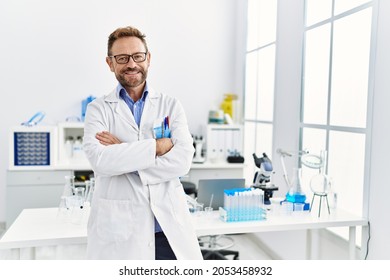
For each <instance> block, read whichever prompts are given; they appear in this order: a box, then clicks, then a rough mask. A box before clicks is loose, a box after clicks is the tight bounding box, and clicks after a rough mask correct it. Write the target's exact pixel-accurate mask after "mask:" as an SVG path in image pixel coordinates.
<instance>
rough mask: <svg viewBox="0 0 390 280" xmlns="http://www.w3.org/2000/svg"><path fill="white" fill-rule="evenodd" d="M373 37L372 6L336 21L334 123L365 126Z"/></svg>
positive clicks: (334, 41) (333, 79)
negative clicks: (371, 40)
mask: <svg viewBox="0 0 390 280" xmlns="http://www.w3.org/2000/svg"><path fill="white" fill-rule="evenodd" d="M370 38H371V8H368V9H365V10H363V11H360V12H358V13H356V14H353V15H351V16H348V17H345V18H341V19H339V20H337V21H335V23H334V38H333V44H334V45H333V65H332V93H331V115H330V122H331V125H340V126H351V127H365V126H366V113H367V94H368V92H367V90H368V70H369V55H370ZM352 101H353V102H352Z"/></svg>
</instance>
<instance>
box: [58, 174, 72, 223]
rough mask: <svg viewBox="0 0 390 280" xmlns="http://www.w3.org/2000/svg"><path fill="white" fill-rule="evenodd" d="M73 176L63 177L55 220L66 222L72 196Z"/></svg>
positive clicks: (68, 216)
mask: <svg viewBox="0 0 390 280" xmlns="http://www.w3.org/2000/svg"><path fill="white" fill-rule="evenodd" d="M74 178H75V177H74V176H65V185H64V190H63V191H62V195H61V199H60V205H59V206H58V213H57V218H58V219H60V220H61V221H63V222H67V221H68V220H69V218H70V214H71V211H72V210H71V207H72V205H71V204H72V203H71V199H72V197H73V195H74Z"/></svg>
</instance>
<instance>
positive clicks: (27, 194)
mask: <svg viewBox="0 0 390 280" xmlns="http://www.w3.org/2000/svg"><path fill="white" fill-rule="evenodd" d="M71 174H73V172H72V171H71V170H39V171H38V170H31V171H25V170H23V171H19V170H17V171H15V170H9V171H7V191H6V193H7V200H6V201H7V205H6V219H7V220H6V223H7V224H6V226H7V227H9V226H10V225H11V224H12V223H13V221H14V220H15V219H16V217H17V216H18V215H19V214H20V212H21V211H22V210H23V209H25V208H42V207H57V206H58V205H59V202H60V197H61V194H62V191H63V189H64V184H65V176H67V175H68V176H69V175H71Z"/></svg>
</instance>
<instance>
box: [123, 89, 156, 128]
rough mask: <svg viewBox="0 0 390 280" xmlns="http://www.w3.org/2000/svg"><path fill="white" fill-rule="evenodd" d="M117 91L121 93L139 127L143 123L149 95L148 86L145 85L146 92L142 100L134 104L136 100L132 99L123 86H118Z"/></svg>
mask: <svg viewBox="0 0 390 280" xmlns="http://www.w3.org/2000/svg"><path fill="white" fill-rule="evenodd" d="M117 91H119V96H120V97H121V98H122V99H123V100H124V101H125V102H126V104H127V106H129V109H130V111H131V113H132V114H133V116H134V120H135V122H136V123H137V125H138V127H139V125H140V123H141V117H142V112H143V111H144V105H145V99H146V97H147V95H148V93H149V91H148V84H147V83H145V88H144V92H143V93H142V96H141V98H140V99H138V100H137V101H136V102H134V100H133V99H132V98H131V97H130V95H129V94H128V93H127V91H126V89H125V88H124V87H123V86H122V85H121V84H118V87H117Z"/></svg>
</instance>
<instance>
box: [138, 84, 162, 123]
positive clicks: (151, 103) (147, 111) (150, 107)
mask: <svg viewBox="0 0 390 280" xmlns="http://www.w3.org/2000/svg"><path fill="white" fill-rule="evenodd" d="M158 97H159V95H158V94H157V93H156V92H155V91H154V90H153V89H151V88H150V89H149V93H148V97H147V98H146V100H145V105H144V110H143V112H142V117H141V123H140V127H141V129H142V128H143V126H144V125H146V124H147V122H148V121H147V119H148V120H149V121H153V120H154V119H153V120H152V118H151V116H154V115H155V110H156V107H155V106H156V103H157V100H158ZM152 125H153V124H152Z"/></svg>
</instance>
